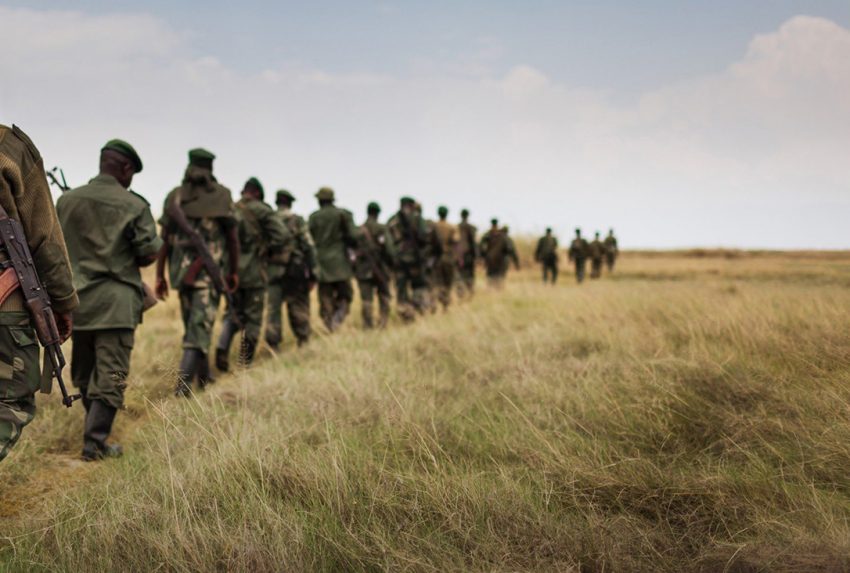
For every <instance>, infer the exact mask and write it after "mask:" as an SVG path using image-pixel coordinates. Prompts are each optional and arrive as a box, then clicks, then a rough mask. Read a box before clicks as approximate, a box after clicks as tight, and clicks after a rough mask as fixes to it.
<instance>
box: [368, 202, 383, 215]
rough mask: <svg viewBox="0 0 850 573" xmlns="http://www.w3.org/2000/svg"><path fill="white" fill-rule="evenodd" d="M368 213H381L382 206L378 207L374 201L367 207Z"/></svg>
mask: <svg viewBox="0 0 850 573" xmlns="http://www.w3.org/2000/svg"><path fill="white" fill-rule="evenodd" d="M366 212H367V213H380V212H381V206H380V205H378V204H377V203H375V202H374V201H372V202H371V203H369V204H368V205H367V206H366Z"/></svg>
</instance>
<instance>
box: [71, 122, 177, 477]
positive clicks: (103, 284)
mask: <svg viewBox="0 0 850 573" xmlns="http://www.w3.org/2000/svg"><path fill="white" fill-rule="evenodd" d="M141 170H142V160H141V159H140V158H139V155H138V154H137V153H136V150H135V149H133V147H132V146H131V145H130V144H129V143H127V142H124V141H121V140H118V139H113V140H112V141H109V142H108V143H107V144H106V145H105V146H104V147H103V149H102V150H101V152H100V174H99V175H98V176H97V177H95V178H94V179H92V180H91V181H89V182H88V184H87V185H83V186H82V187H78V188H76V189H73V190H71V191H68V192H67V193H65V194H63V195H62V196H61V197H60V198H59V202H58V203H57V204H56V211H57V213H58V215H59V222H60V223H61V224H62V230H63V231H64V233H65V237H66V241H67V246H68V254H69V255H70V257H71V265H72V267H73V271H74V285H75V286H76V288H77V293H78V294H79V297H80V306H79V308H77V310H76V312H75V313H74V334H73V337H72V340H73V343H74V347H73V353H72V355H71V374H72V376H73V379H74V385H75V386H77V387H78V388H80V391H81V393H82V395H83V405H84V406H85V408H86V421H85V429H84V433H83V454H82V455H83V459H84V460H87V461H92V460H98V459H101V458H103V457H113V456H117V455H120V454H121V447H120V446H118V445H117V444H107V443H106V440H107V438H108V437H109V434H110V433H111V431H112V423H113V421H114V420H115V415H116V413H117V411H118V410H119V409H121V408H122V407H123V406H124V389H125V388H126V386H127V374H128V372H129V370H130V353H131V351H132V350H133V341H134V333H135V329H136V327H137V326H138V325H139V323H140V322H141V321H142V308H143V300H144V290H143V286H142V276H141V273H140V272H139V268H140V267H146V266H148V265H150V264H152V263H153V262H154V261H155V260H156V254H157V252H158V251H159V249H160V247H161V246H162V240H161V239H160V238H159V236H158V235H157V228H156V223H155V222H154V219H153V215H151V210H150V206H149V205H148V202H147V201H145V199H144V198H142V197H141V196H140V195H136V194H135V193H133V192H132V191H129V188H130V184H131V183H132V181H133V175H134V174H136V173H139V172H140V171H141Z"/></svg>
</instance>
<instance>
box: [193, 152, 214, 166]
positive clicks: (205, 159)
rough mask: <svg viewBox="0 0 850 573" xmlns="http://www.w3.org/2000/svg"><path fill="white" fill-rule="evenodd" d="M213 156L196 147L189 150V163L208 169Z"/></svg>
mask: <svg viewBox="0 0 850 573" xmlns="http://www.w3.org/2000/svg"><path fill="white" fill-rule="evenodd" d="M213 159H215V155H214V154H213V153H211V152H209V151H207V150H206V149H202V148H200V147H196V148H195V149H190V150H189V163H190V164H191V165H197V166H199V167H209V166H211V165H212V162H213Z"/></svg>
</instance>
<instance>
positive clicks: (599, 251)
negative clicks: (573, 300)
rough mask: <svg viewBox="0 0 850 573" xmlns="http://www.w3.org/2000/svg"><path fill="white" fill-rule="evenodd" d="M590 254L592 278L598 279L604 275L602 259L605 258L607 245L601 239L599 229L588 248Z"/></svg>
mask: <svg viewBox="0 0 850 573" xmlns="http://www.w3.org/2000/svg"><path fill="white" fill-rule="evenodd" d="M587 253H588V255H589V256H590V278H592V279H598V278H599V277H601V276H602V261H603V260H604V259H605V245H604V244H603V243H602V241H601V240H600V239H599V231H597V232H596V236H595V237H594V238H593V240H592V241H591V242H590V245H589V246H588V248H587Z"/></svg>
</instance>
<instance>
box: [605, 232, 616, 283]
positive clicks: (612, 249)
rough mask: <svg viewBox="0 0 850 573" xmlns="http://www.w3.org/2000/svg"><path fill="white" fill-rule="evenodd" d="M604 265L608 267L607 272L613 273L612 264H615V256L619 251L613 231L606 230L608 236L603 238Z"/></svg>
mask: <svg viewBox="0 0 850 573" xmlns="http://www.w3.org/2000/svg"><path fill="white" fill-rule="evenodd" d="M604 245H605V263H606V265H607V267H608V272H609V273H613V272H614V264H615V263H616V262H617V256H618V255H619V254H620V249H619V248H618V247H617V237H615V236H614V229H608V236H607V237H605V242H604Z"/></svg>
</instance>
